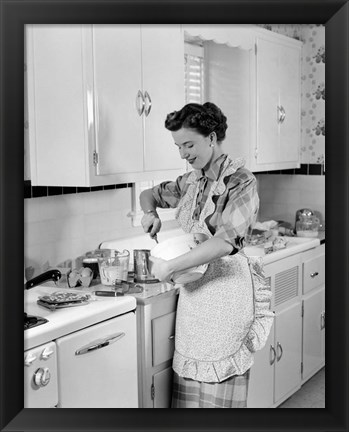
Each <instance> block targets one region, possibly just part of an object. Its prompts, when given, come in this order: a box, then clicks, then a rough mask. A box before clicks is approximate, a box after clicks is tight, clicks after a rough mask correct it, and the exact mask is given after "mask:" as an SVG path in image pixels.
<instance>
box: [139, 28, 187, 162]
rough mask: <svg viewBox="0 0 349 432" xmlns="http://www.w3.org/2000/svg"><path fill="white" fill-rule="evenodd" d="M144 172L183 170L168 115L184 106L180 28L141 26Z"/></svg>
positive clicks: (182, 49) (182, 41)
mask: <svg viewBox="0 0 349 432" xmlns="http://www.w3.org/2000/svg"><path fill="white" fill-rule="evenodd" d="M141 31H142V71H143V94H144V96H145V100H146V108H145V113H144V117H145V119H144V120H145V122H144V124H145V140H144V169H145V171H155V170H159V167H161V169H163V170H172V169H183V170H185V163H184V161H183V160H181V158H180V156H179V152H178V150H177V146H176V145H175V144H174V141H173V138H172V135H171V132H170V131H168V130H167V129H166V128H165V125H164V124H165V119H166V116H167V114H169V113H170V112H172V111H178V110H179V109H181V108H182V107H183V105H184V104H185V81H184V38H183V33H182V30H181V28H180V25H142V26H141Z"/></svg>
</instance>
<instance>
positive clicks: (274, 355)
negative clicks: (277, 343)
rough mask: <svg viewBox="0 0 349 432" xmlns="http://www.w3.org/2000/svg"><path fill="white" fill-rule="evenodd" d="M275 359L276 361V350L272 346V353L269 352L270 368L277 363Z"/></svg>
mask: <svg viewBox="0 0 349 432" xmlns="http://www.w3.org/2000/svg"><path fill="white" fill-rule="evenodd" d="M275 359H276V351H275V348H274V347H273V345H270V352H269V363H270V366H271V365H273V364H274V363H275Z"/></svg>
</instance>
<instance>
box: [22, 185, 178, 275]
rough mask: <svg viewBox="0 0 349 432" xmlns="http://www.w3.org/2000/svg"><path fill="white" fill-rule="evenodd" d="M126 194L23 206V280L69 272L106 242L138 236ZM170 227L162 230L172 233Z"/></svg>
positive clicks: (41, 200) (174, 225)
mask: <svg viewBox="0 0 349 432" xmlns="http://www.w3.org/2000/svg"><path fill="white" fill-rule="evenodd" d="M131 209H132V200H131V188H130V187H126V188H120V189H114V190H100V191H95V192H84V193H74V194H62V195H56V196H45V197H40V198H31V199H25V200H24V257H25V268H26V278H27V279H30V278H31V277H33V275H34V276H35V275H37V274H40V273H41V272H43V271H45V270H46V269H47V268H48V267H49V266H56V265H60V266H62V267H71V266H72V267H73V268H74V267H75V266H76V265H79V263H78V261H76V258H78V257H79V256H81V255H83V254H85V253H86V252H87V251H90V250H93V249H96V248H98V246H99V244H100V243H102V242H103V241H106V240H111V239H121V238H127V237H130V236H135V235H144V236H146V234H144V232H143V229H142V227H133V226H132V222H131V218H130V217H129V213H130V211H131ZM177 227H178V225H177V223H176V222H175V221H169V222H164V223H163V229H164V230H169V229H172V228H177Z"/></svg>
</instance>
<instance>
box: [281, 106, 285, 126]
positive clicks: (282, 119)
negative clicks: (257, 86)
mask: <svg viewBox="0 0 349 432" xmlns="http://www.w3.org/2000/svg"><path fill="white" fill-rule="evenodd" d="M281 110H282V118H281V123H283V122H284V120H285V118H286V111H285V109H284V107H283V106H282V107H281Z"/></svg>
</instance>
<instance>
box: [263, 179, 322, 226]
mask: <svg viewBox="0 0 349 432" xmlns="http://www.w3.org/2000/svg"><path fill="white" fill-rule="evenodd" d="M256 177H257V180H258V188H259V189H258V191H259V197H260V210H259V220H260V221H266V220H270V219H273V220H276V221H277V220H283V221H287V222H290V223H291V224H294V222H295V213H296V210H298V209H301V208H310V209H311V210H313V211H314V212H315V214H316V215H317V216H318V217H319V218H320V221H321V222H322V223H324V222H325V176H324V175H292V174H282V175H277V174H256Z"/></svg>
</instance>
